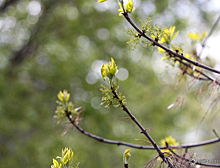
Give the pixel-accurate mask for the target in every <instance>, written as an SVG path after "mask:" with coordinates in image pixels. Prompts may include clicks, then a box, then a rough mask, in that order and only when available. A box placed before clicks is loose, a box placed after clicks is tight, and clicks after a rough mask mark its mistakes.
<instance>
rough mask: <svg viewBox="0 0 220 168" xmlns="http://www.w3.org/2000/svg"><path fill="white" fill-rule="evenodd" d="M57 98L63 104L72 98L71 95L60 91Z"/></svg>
mask: <svg viewBox="0 0 220 168" xmlns="http://www.w3.org/2000/svg"><path fill="white" fill-rule="evenodd" d="M57 97H58V99H59V100H60V101H61V102H67V101H68V100H69V98H70V94H69V93H68V92H67V91H66V90H64V91H63V92H61V91H60V92H59V94H58V95H57Z"/></svg>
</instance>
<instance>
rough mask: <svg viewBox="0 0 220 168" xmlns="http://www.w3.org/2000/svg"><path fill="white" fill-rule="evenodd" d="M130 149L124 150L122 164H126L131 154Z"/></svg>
mask: <svg viewBox="0 0 220 168" xmlns="http://www.w3.org/2000/svg"><path fill="white" fill-rule="evenodd" d="M130 152H131V149H126V150H125V151H124V156H123V160H124V164H128V159H129V157H130V156H131V153H130Z"/></svg>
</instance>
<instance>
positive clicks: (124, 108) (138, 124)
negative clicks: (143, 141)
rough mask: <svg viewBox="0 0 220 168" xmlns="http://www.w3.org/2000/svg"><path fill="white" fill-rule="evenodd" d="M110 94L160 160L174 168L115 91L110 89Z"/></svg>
mask: <svg viewBox="0 0 220 168" xmlns="http://www.w3.org/2000/svg"><path fill="white" fill-rule="evenodd" d="M111 90H112V93H113V95H114V97H115V98H116V99H117V100H118V101H119V102H120V104H121V107H122V108H123V111H125V112H126V113H127V114H128V115H129V117H130V118H131V119H132V120H133V121H134V123H135V124H136V125H137V126H138V127H139V128H140V129H141V133H143V134H144V135H145V136H146V137H147V138H148V140H149V141H150V142H151V144H152V145H153V146H154V148H155V149H156V150H157V152H158V154H159V156H160V157H161V159H162V160H163V161H164V162H165V163H167V164H168V166H169V167H172V168H174V167H175V166H174V165H173V164H172V163H171V162H170V161H169V160H168V159H167V158H166V157H165V155H164V154H163V152H162V151H161V150H160V148H159V146H158V145H157V144H156V142H154V140H153V139H152V138H151V136H150V135H149V134H148V133H147V131H146V129H144V127H143V126H142V125H141V124H140V123H139V122H138V120H137V119H136V118H135V117H134V116H133V115H132V114H131V112H130V111H129V110H128V108H127V107H126V106H125V104H124V103H123V102H122V101H121V100H120V98H119V96H118V94H117V93H116V92H115V90H114V89H113V88H112V87H111Z"/></svg>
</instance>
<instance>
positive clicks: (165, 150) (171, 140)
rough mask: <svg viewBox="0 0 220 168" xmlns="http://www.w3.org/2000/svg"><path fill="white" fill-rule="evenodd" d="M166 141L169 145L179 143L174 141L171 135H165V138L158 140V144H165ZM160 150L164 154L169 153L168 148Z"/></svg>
mask: <svg viewBox="0 0 220 168" xmlns="http://www.w3.org/2000/svg"><path fill="white" fill-rule="evenodd" d="M166 142H167V144H168V145H169V146H177V145H179V142H176V140H175V139H174V138H173V137H172V136H169V137H166V138H165V139H162V140H161V141H160V145H161V146H166ZM161 151H162V152H165V155H168V154H169V153H171V152H170V150H169V149H162V150H161ZM173 151H175V149H173Z"/></svg>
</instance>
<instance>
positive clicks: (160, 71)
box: [0, 0, 220, 168]
mask: <svg viewBox="0 0 220 168" xmlns="http://www.w3.org/2000/svg"><path fill="white" fill-rule="evenodd" d="M217 2H218V1H216V0H185V1H182V0H169V1H168V0H136V1H135V8H136V10H135V11H134V12H133V13H132V14H131V17H132V18H133V19H134V20H135V22H136V23H137V24H139V23H138V21H137V18H140V19H142V20H145V21H146V20H147V18H148V17H151V18H152V20H153V23H158V24H160V25H162V26H171V25H173V26H176V30H180V33H179V35H178V36H177V37H176V39H175V40H176V42H179V43H183V44H184V45H183V48H184V49H185V50H186V51H187V52H188V53H192V52H193V50H195V45H192V43H191V41H190V40H189V38H188V37H187V33H188V32H198V33H202V32H203V31H207V32H209V30H210V29H211V28H212V26H213V24H214V22H215V21H216V19H217V18H218V15H219V11H220V4H219V3H217ZM118 9H119V7H118V4H117V2H116V1H114V0H108V1H107V2H105V3H101V4H97V2H96V0H63V1H60V0H33V1H31V0H0V165H1V167H17V168H23V167H50V165H51V164H52V158H55V157H56V156H60V155H61V149H62V148H64V147H71V148H72V149H73V151H74V160H73V162H74V163H77V162H80V167H91V168H93V167H109V168H110V167H115V168H119V167H122V166H123V161H122V156H123V152H124V150H125V149H127V147H124V146H114V145H108V144H104V143H100V142H98V141H95V140H93V139H90V138H88V137H86V136H85V135H83V134H81V133H80V132H78V131H77V130H75V129H74V128H73V127H72V126H71V125H70V124H68V122H63V123H61V124H60V125H57V124H56V122H57V121H56V120H55V119H54V118H53V115H54V111H55V110H56V105H57V104H56V103H55V101H56V100H57V94H58V92H59V91H60V90H64V89H67V90H68V91H69V92H70V93H71V97H70V100H71V101H72V102H73V103H74V105H75V107H80V106H81V107H84V108H85V112H84V114H83V120H82V122H81V124H80V126H81V127H82V128H84V129H85V130H86V131H88V132H90V133H93V134H96V135H98V136H101V137H104V138H108V139H111V140H121V141H126V142H130V143H135V144H140V145H150V144H149V143H148V142H147V141H146V138H145V137H144V136H143V135H141V134H140V130H139V129H138V128H137V126H136V125H135V124H134V123H132V121H128V120H127V119H125V118H124V117H127V115H126V114H125V113H124V112H123V111H122V110H121V109H119V108H118V109H116V108H110V109H105V108H104V107H100V102H101V96H102V95H101V92H100V91H99V89H100V84H104V82H103V80H102V79H101V74H100V67H101V66H102V64H103V63H106V62H107V61H110V58H111V57H112V58H114V60H115V62H116V64H117V65H118V68H119V71H118V74H117V75H118V78H119V85H120V91H121V92H122V93H123V94H124V95H125V96H126V99H127V102H128V103H127V106H128V108H129V109H130V111H131V112H132V113H133V114H134V115H135V116H136V118H137V119H138V120H139V122H140V123H141V124H142V125H143V126H144V127H145V128H146V129H147V130H148V131H149V133H150V135H151V136H152V138H153V139H154V140H155V141H156V142H157V143H159V142H160V140H161V139H164V138H165V137H167V136H169V135H171V136H172V137H174V138H175V139H176V141H178V142H180V143H181V144H185V143H194V142H200V141H204V140H208V139H213V138H216V136H215V135H214V133H213V132H212V129H216V131H217V132H218V133H219V134H220V130H219V123H218V121H219V114H218V109H213V110H210V111H208V108H209V105H210V103H211V102H212V99H209V101H208V100H206V99H207V98H208V96H209V90H208V91H207V92H206V93H204V94H198V90H199V88H200V87H201V84H205V83H196V84H195V86H194V87H193V88H192V89H188V88H187V87H186V86H188V85H190V84H191V83H190V82H185V83H183V84H180V85H179V86H178V87H177V89H176V90H175V85H176V83H177V82H178V80H179V76H178V73H180V71H179V70H178V69H177V68H173V67H171V66H169V65H168V64H166V62H165V61H161V58H162V55H159V54H158V51H157V49H155V50H153V49H152V48H143V47H141V46H137V48H136V49H134V50H131V49H129V46H128V45H127V44H126V41H128V40H129V39H130V37H129V36H128V35H127V34H126V33H125V31H124V29H125V28H128V27H130V25H129V24H128V23H127V22H126V21H125V20H124V18H123V17H122V16H121V17H120V16H118V11H117V10H118ZM139 25H140V24H139ZM218 29H219V28H217V30H216V31H215V32H214V34H213V37H215V39H214V40H213V38H210V40H209V42H208V43H207V45H209V44H212V45H213V46H215V47H213V48H212V45H210V46H208V47H207V49H206V52H204V54H203V55H204V56H203V57H204V58H205V57H206V56H207V55H208V56H209V57H210V58H211V59H212V60H214V64H213V66H214V67H215V68H219V62H218V61H219V58H220V57H219V56H218V57H216V56H215V54H218V53H217V52H218V49H219V46H218V45H219V36H218V34H219V33H218ZM216 44H218V45H216ZM197 45H199V44H197ZM181 94H182V95H183V96H182V98H183V97H184V102H183V105H182V107H181V108H180V107H177V108H175V109H174V108H171V109H167V107H168V106H169V105H170V104H172V103H175V101H176V99H177V97H178V96H179V95H181ZM212 94H214V95H215V92H212ZM206 112H208V114H207V117H206V118H205V119H204V120H203V121H202V122H201V120H202V118H203V116H204V115H205V113H206ZM219 151H220V147H219V144H214V145H209V146H207V147H200V148H197V149H191V150H189V152H190V153H191V154H193V153H197V154H196V157H197V158H201V159H207V158H208V159H218V160H219V162H220V155H219ZM180 153H181V150H180ZM131 154H132V157H131V159H130V160H129V161H130V167H141V166H143V165H144V164H145V163H147V162H148V161H149V160H150V159H152V158H154V157H155V156H156V155H157V153H156V152H155V151H153V150H145V151H144V150H138V149H131ZM73 165H74V164H73Z"/></svg>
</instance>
